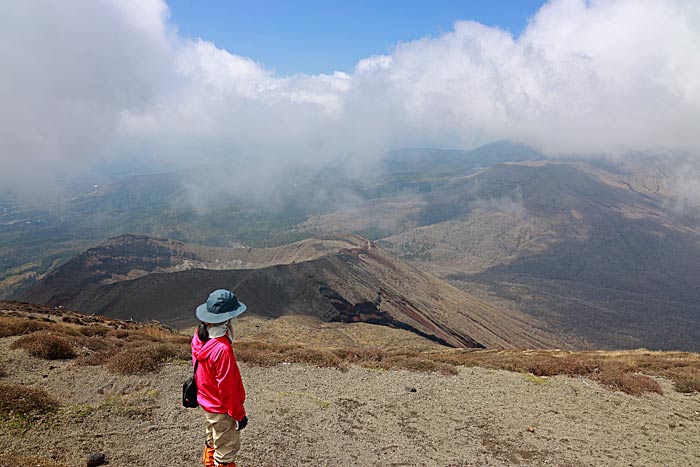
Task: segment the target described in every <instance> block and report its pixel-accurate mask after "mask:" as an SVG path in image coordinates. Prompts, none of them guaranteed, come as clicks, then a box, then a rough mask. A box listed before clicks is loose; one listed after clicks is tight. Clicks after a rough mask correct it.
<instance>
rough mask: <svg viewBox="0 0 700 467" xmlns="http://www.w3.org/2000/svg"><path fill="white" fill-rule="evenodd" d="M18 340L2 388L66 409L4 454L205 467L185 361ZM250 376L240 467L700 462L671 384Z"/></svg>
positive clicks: (689, 408)
mask: <svg viewBox="0 0 700 467" xmlns="http://www.w3.org/2000/svg"><path fill="white" fill-rule="evenodd" d="M11 341H12V339H11V338H10V339H3V340H2V341H0V352H2V355H3V357H2V359H3V360H4V366H5V368H6V370H7V372H8V375H7V376H5V377H3V378H2V379H0V380H1V381H4V382H7V383H15V384H28V385H32V386H36V387H41V388H44V389H46V390H48V391H49V392H51V393H52V394H54V395H55V396H56V397H58V398H59V399H61V400H62V401H63V403H64V408H62V409H61V411H60V412H59V414H58V415H56V416H54V417H52V418H51V422H50V423H45V424H43V425H39V426H34V427H33V428H31V429H29V430H28V431H26V432H20V431H17V430H10V428H9V427H8V426H7V424H5V425H2V428H1V429H0V452H3V453H8V452H31V453H32V454H36V455H41V456H45V457H52V456H53V457H55V458H56V459H58V460H61V461H63V462H65V463H66V464H68V465H71V466H83V465H85V457H86V456H87V454H89V453H91V452H93V451H102V452H105V453H106V454H107V456H108V458H109V460H110V463H109V465H110V467H127V466H129V467H132V466H140V465H148V466H156V467H166V466H168V467H185V466H197V465H201V464H200V461H199V455H200V452H201V451H200V447H201V444H202V442H203V428H204V424H203V417H202V414H201V413H200V412H199V409H196V410H191V409H190V410H188V409H183V408H182V407H181V406H180V403H179V393H180V387H181V383H182V380H183V379H184V378H185V377H186V376H187V374H188V372H189V366H188V365H187V363H185V362H178V363H170V364H167V365H166V366H165V367H164V368H163V370H162V371H161V372H160V373H159V374H157V375H148V376H128V377H124V376H116V375H113V374H111V373H109V372H107V371H106V370H105V369H103V368H101V367H84V368H81V367H76V366H74V365H73V364H72V363H70V362H47V361H43V360H39V359H34V358H30V357H27V355H26V354H25V353H24V352H23V351H21V350H9V348H8V347H9V343H10V342H11ZM241 369H242V373H243V378H244V382H245V384H246V388H247V390H248V402H247V404H246V407H247V410H248V413H249V416H250V424H249V426H248V428H246V430H245V431H244V434H243V449H242V451H241V454H240V458H239V465H240V466H241V467H247V466H270V467H273V466H274V467H277V466H280V467H281V466H285V467H287V466H329V467H333V466H338V467H340V466H342V467H345V466H347V467H350V466H441V467H446V466H453V467H466V466H544V465H554V466H645V467H647V466H669V465H672V466H697V465H700V443H698V440H700V395H699V394H694V395H684V394H679V393H676V392H674V391H673V390H672V388H671V385H670V383H668V382H667V381H662V386H663V389H664V395H663V396H660V395H655V394H653V395H646V396H643V397H639V398H636V397H632V396H629V395H626V394H622V393H615V392H611V391H609V390H607V389H604V388H602V387H600V386H598V385H597V384H596V383H594V382H591V381H587V380H584V379H571V378H566V377H555V378H550V379H547V380H546V382H544V383H542V382H537V380H535V379H533V378H532V377H530V378H528V377H526V376H524V375H521V374H518V373H511V372H505V371H495V370H486V369H481V368H463V369H461V371H460V372H459V374H458V375H456V376H437V375H429V374H420V373H411V372H406V371H390V372H388V371H372V370H366V369H361V368H353V369H351V370H350V371H348V372H345V373H343V372H340V371H338V370H335V369H321V368H315V367H309V366H304V365H279V366H277V367H272V368H259V367H249V366H246V365H241ZM412 389H415V392H414V391H412ZM530 427H533V428H534V432H530V431H528V428H530Z"/></svg>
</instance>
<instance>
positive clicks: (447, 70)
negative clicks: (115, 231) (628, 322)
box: [0, 0, 700, 196]
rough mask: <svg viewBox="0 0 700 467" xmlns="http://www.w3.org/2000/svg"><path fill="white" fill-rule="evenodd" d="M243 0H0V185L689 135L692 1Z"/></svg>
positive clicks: (695, 23) (676, 139) (275, 175)
mask: <svg viewBox="0 0 700 467" xmlns="http://www.w3.org/2000/svg"><path fill="white" fill-rule="evenodd" d="M253 3H255V5H259V6H255V7H253V6H250V5H248V6H245V7H244V6H240V5H241V3H240V2H231V5H233V6H232V7H231V6H227V5H228V4H225V3H223V2H221V3H216V2H196V3H195V2H190V3H187V2H185V1H184V0H180V1H179V2H177V3H176V2H173V3H172V4H167V3H165V2H164V1H163V0H72V1H70V2H65V1H63V0H17V1H9V2H1V3H0V67H1V68H0V71H1V73H0V102H2V105H1V106H0V142H2V144H1V145H0V158H1V159H0V161H1V170H0V188H2V189H3V190H14V191H16V192H18V193H36V192H42V191H46V190H47V188H48V187H51V186H53V185H54V184H55V181H56V179H57V178H60V177H66V176H74V177H78V176H80V175H81V174H83V173H89V171H90V170H93V169H94V168H95V167H98V166H100V165H105V164H115V163H120V162H122V163H128V161H131V160H134V159H142V160H146V161H149V162H150V163H151V164H154V165H156V166H158V167H162V168H163V170H175V169H177V168H182V167H193V166H204V165H206V164H209V163H217V164H219V165H221V164H225V165H226V167H227V171H228V173H229V174H232V175H231V176H232V177H234V179H235V180H237V181H238V182H237V183H229V182H225V183H223V182H222V183H210V182H207V183H202V184H200V185H202V187H203V190H204V191H206V192H207V193H209V194H212V195H214V196H215V195H216V194H217V193H218V192H219V191H226V190H242V191H247V192H261V191H265V190H266V189H271V188H270V187H274V186H275V185H276V183H277V182H279V181H280V180H284V179H286V178H287V177H288V174H289V173H290V170H291V169H294V170H295V171H297V172H299V171H301V172H303V173H308V174H313V173H314V171H319V170H327V169H328V168H329V167H332V168H333V169H334V170H337V171H338V172H339V173H342V174H344V175H346V176H349V177H353V176H361V174H362V173H365V172H366V170H367V169H368V167H372V164H375V163H376V162H377V161H378V160H380V159H381V157H383V155H385V154H386V153H387V151H390V150H392V149H396V148H401V147H449V148H473V147H476V146H478V145H480V144H484V143H488V142H490V141H494V140H499V139H510V140H514V141H518V142H521V143H525V144H528V145H531V146H533V147H534V148H536V149H538V150H540V151H543V152H544V153H545V154H548V155H553V156H556V155H570V154H591V153H595V154H611V155H619V154H630V153H636V152H640V151H654V150H661V149H664V150H665V149H673V150H682V151H688V152H691V153H698V152H700V132H698V130H697V122H698V121H700V79H698V76H700V53H698V51H699V50H700V2H698V1H697V0H550V1H548V2H546V3H544V4H543V5H542V6H538V5H537V4H536V3H535V4H533V3H529V2H525V1H524V2H515V1H513V2H456V1H455V2H442V3H441V2H435V3H434V2H430V5H433V4H435V5H436V6H435V7H434V9H433V7H432V6H426V5H427V4H428V2H426V4H424V5H422V6H421V4H420V3H418V2H406V3H404V2H401V3H399V2H386V3H384V2H376V3H378V4H382V8H381V9H380V10H378V11H371V9H370V7H369V6H368V5H370V3H369V2H362V1H359V2H333V3H330V2H328V3H325V4H324V3H321V2H312V1H311V0H301V1H299V2H250V4H253ZM348 3H349V4H352V5H353V6H352V7H348V6H347V5H346V4H348ZM477 3H481V4H489V5H492V4H494V3H496V4H498V5H503V7H502V8H499V9H496V8H494V7H489V8H486V7H483V6H482V7H481V8H479V7H476V6H474V4H477ZM285 5H294V6H295V8H293V9H292V8H291V7H289V6H285ZM400 5H405V7H401V6H400ZM460 5H461V6H460ZM465 5H466V6H465ZM514 5H518V7H517V8H515V7H514ZM342 8H345V9H347V8H350V10H343V9H342ZM377 18H381V20H377ZM229 24H230V25H232V26H236V27H228V25H229ZM246 181H247V182H248V183H245V182H246Z"/></svg>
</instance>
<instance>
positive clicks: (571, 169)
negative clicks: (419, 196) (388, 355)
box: [386, 161, 700, 350]
mask: <svg viewBox="0 0 700 467" xmlns="http://www.w3.org/2000/svg"><path fill="white" fill-rule="evenodd" d="M631 170H632V169H630V168H627V167H620V168H619V170H618V171H614V170H612V169H610V168H606V169H604V168H602V167H596V166H593V165H590V164H586V163H562V162H553V161H538V162H532V163H523V164H504V165H500V166H496V167H493V168H491V169H488V170H485V171H484V172H482V173H480V174H478V175H475V176H472V177H466V178H462V179H457V180H454V181H452V182H451V183H449V184H447V185H445V186H444V187H442V188H441V189H440V190H437V191H436V192H434V193H432V194H431V195H430V196H429V197H428V198H427V204H426V207H425V209H424V210H423V212H422V214H421V216H420V217H421V221H422V223H423V224H424V226H423V227H419V228H418V229H414V230H413V231H410V232H405V233H403V234H401V235H398V236H395V237H391V238H389V239H387V242H386V244H387V245H388V246H389V247H391V248H393V249H395V251H397V252H399V253H401V250H402V249H403V250H404V255H406V256H408V255H409V254H411V253H414V254H413V257H412V258H411V259H413V260H414V261H417V262H420V263H422V264H424V265H425V266H426V267H429V268H430V270H431V271H432V272H434V273H436V274H438V275H439V276H440V277H445V278H447V279H450V280H453V281H455V283H460V282H463V283H464V284H468V283H474V282H479V283H481V284H483V285H484V286H486V287H488V288H489V289H490V290H491V291H492V292H493V293H495V294H496V295H499V296H500V297H503V298H506V299H509V300H516V301H517V303H519V304H520V307H521V309H522V310H526V311H528V312H529V313H530V314H532V315H533V316H536V317H538V318H539V319H541V320H542V321H543V322H546V323H548V324H549V325H550V326H551V327H552V329H556V330H558V331H560V332H566V333H568V334H570V335H577V336H580V337H583V338H584V339H586V340H588V341H589V342H591V343H593V344H594V345H596V346H604V347H650V348H660V349H685V350H699V349H700V223H699V222H698V220H697V218H696V217H693V216H689V215H688V214H687V213H684V212H682V210H679V209H677V204H676V203H675V201H674V199H673V197H672V196H671V195H670V193H671V191H670V190H668V189H667V185H668V183H669V181H668V179H662V178H657V179H654V178H653V177H650V176H649V173H648V172H647V173H641V174H640V173H637V172H632V171H631ZM415 252H418V253H420V254H415Z"/></svg>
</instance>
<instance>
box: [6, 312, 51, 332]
mask: <svg viewBox="0 0 700 467" xmlns="http://www.w3.org/2000/svg"><path fill="white" fill-rule="evenodd" d="M47 327H48V323H45V322H42V321H38V320H30V319H27V318H17V317H13V316H0V337H9V336H21V335H22V334H29V333H31V332H36V331H40V330H42V329H46V328H47Z"/></svg>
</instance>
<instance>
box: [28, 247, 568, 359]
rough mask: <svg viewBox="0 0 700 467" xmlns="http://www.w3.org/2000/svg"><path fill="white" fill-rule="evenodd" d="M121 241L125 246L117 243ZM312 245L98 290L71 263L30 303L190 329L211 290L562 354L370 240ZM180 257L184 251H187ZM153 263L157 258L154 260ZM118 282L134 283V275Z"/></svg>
mask: <svg viewBox="0 0 700 467" xmlns="http://www.w3.org/2000/svg"><path fill="white" fill-rule="evenodd" d="M131 240H133V241H135V242H137V243H139V244H140V245H141V247H145V246H144V245H148V244H149V242H150V244H151V246H154V248H155V250H157V251H159V252H162V253H164V254H165V256H166V257H168V258H172V251H173V249H172V248H170V249H167V251H163V250H162V248H163V243H162V242H166V241H164V240H158V241H155V244H154V243H153V241H152V240H151V239H147V238H146V237H138V238H132V239H131ZM123 241H124V238H123V237H122V238H121V239H120V240H119V242H123ZM309 242H311V241H307V242H301V244H292V245H288V246H286V247H280V248H278V249H275V251H276V253H274V254H272V253H270V250H272V249H270V250H268V251H265V250H258V251H257V253H256V250H248V258H252V257H257V258H263V257H269V256H270V255H272V256H275V255H276V256H277V257H278V258H279V260H280V263H281V264H277V265H274V266H270V265H269V264H266V265H265V267H261V268H258V269H224V270H212V269H201V268H199V269H187V270H182V271H179V272H153V273H150V274H145V275H143V272H141V275H140V277H137V278H135V279H130V280H114V278H112V279H111V280H108V281H104V280H93V279H95V277H94V276H91V275H90V274H86V273H85V271H83V272H82V273H81V272H80V271H76V267H77V266H76V264H73V265H71V264H70V263H69V264H67V265H66V266H64V267H63V268H59V269H58V270H57V271H55V272H54V273H53V274H52V276H51V277H50V278H47V280H46V281H45V282H43V283H42V282H41V281H40V282H39V283H37V284H36V285H35V286H34V287H32V289H30V290H29V291H28V292H27V293H25V294H24V296H23V297H22V299H23V300H27V301H33V302H41V303H46V304H49V305H54V306H58V305H63V306H67V307H71V308H75V309H80V310H83V311H85V312H92V313H98V314H103V315H106V316H113V317H119V318H125V319H129V318H133V319H135V320H144V319H156V320H159V321H161V322H164V323H168V324H173V325H192V324H194V322H195V319H194V316H193V310H194V308H195V307H196V306H197V305H198V304H199V303H201V302H202V301H204V299H205V298H206V296H207V294H208V293H209V292H210V291H211V290H213V289H216V288H233V289H236V290H237V293H238V294H239V296H240V298H241V300H242V301H244V302H245V303H246V304H247V305H248V306H249V307H250V310H251V312H253V313H257V314H261V315H266V316H271V317H274V316H280V315H285V314H306V315H313V316H316V317H318V318H321V319H323V320H326V321H346V322H355V321H361V322H368V323H375V324H383V325H387V326H392V327H397V328H403V329H407V330H410V331H412V332H415V333H417V334H420V335H423V336H426V337H429V338H431V339H433V340H436V341H438V342H441V343H445V344H449V345H453V346H460V347H482V346H485V347H497V348H501V347H536V346H537V347H541V346H545V345H550V346H551V345H555V341H554V339H553V338H552V337H551V336H548V335H546V334H544V333H541V332H539V331H538V330H537V328H536V326H535V325H534V320H532V319H527V318H525V317H524V315H521V314H518V313H513V312H506V311H503V310H498V309H496V308H494V307H492V306H490V305H489V304H487V303H485V302H483V301H480V300H478V299H476V298H474V297H473V296H471V295H469V294H467V293H465V292H463V291H461V290H458V289H456V288H454V287H452V286H450V285H449V284H447V283H445V282H443V281H440V280H438V279H436V278H434V277H432V276H430V275H428V274H426V273H424V272H422V271H420V270H418V269H416V268H414V267H412V266H410V265H408V264H406V263H403V262H401V261H399V260H397V259H396V258H394V257H393V256H392V255H390V254H388V253H387V252H385V251H383V250H382V249H380V248H378V247H377V246H376V245H374V244H373V243H371V242H369V241H368V240H366V239H362V238H360V237H348V238H345V239H343V240H331V241H328V242H319V241H315V242H317V243H318V244H317V245H316V248H315V249H311V248H310V243H309ZM179 245H181V244H179ZM324 245H325V249H324V247H323V246H324ZM339 246H342V248H339ZM176 249H177V250H178V251H180V252H181V253H182V251H183V248H182V247H181V246H178V247H177V248H176ZM319 249H320V250H323V251H324V254H322V255H318V254H310V256H308V259H306V260H298V259H299V258H300V257H299V255H294V254H292V253H291V252H295V251H296V252H298V251H303V250H307V251H308V252H309V253H311V252H312V250H313V251H318V250H319ZM134 251H138V252H139V257H140V255H142V254H144V251H142V250H140V249H135V250H134ZM93 252H94V250H93ZM285 252H286V253H285ZM151 256H157V253H156V252H155V251H154V252H152V255H151ZM185 256H187V255H185ZM89 258H90V255H88V254H87V253H86V254H85V255H83V257H82V258H79V261H77V263H78V264H82V265H90V264H93V261H91V260H90V259H89ZM129 258H130V256H129V255H126V256H125V257H122V259H120V260H119V261H118V262H119V263H121V264H123V263H124V262H129V261H134V262H135V263H138V264H139V266H143V265H144V264H143V261H142V260H138V259H134V258H131V259H129ZM200 258H201V255H200ZM291 258H297V259H291ZM163 261H165V259H164V260H163ZM171 261H174V260H172V259H171ZM178 261H179V260H178ZM154 262H157V260H156V259H155V258H154V257H151V258H150V259H149V260H148V264H153V263H154ZM200 264H204V263H200ZM241 264H242V263H241ZM64 268H65V269H64ZM64 272H65V273H67V274H73V277H82V278H83V279H85V278H90V277H92V279H88V280H84V281H83V282H82V283H78V282H77V281H68V280H67V279H65V278H64V276H63V274H64ZM120 274H122V275H124V276H125V277H128V276H129V275H130V273H129V272H128V271H126V270H124V271H121V272H120ZM102 279H104V277H103V278H102ZM57 285H60V286H66V287H65V288H61V287H57Z"/></svg>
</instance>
